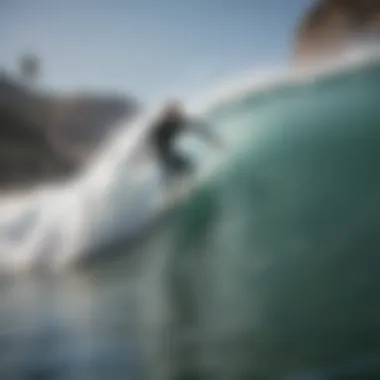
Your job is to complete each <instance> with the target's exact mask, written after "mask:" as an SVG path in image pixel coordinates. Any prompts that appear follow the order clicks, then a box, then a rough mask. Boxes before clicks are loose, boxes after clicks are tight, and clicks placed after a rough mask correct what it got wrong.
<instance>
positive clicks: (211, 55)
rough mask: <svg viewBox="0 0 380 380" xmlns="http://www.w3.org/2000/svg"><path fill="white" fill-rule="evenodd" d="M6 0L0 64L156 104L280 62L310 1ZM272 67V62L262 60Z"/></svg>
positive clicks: (45, 79)
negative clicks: (31, 61) (32, 67)
mask: <svg viewBox="0 0 380 380" xmlns="http://www.w3.org/2000/svg"><path fill="white" fill-rule="evenodd" d="M286 5H287V6H286V7H285V6H284V4H283V2H281V0H270V1H267V2H266V3H265V4H263V3H261V2H259V1H258V0H252V1H250V2H247V1H245V0H221V1H210V2H208V3H204V2H201V0H193V1H192V2H191V3H190V2H186V3H185V2H181V3H179V2H178V1H177V2H176V1H174V0H161V1H160V2H157V3H155V2H154V0H140V1H138V0H126V1H125V2H120V1H118V0H111V1H109V2H107V3H105V2H103V1H101V0H94V1H91V0H78V1H77V2H75V3H74V2H73V1H72V0H70V1H68V2H67V3H65V4H64V3H62V2H59V1H58V0H54V1H48V0H34V1H33V2H30V3H28V2H27V1H26V0H13V1H7V0H3V1H2V2H1V3H0V49H1V51H2V53H3V54H2V56H1V57H0V67H2V68H4V69H5V70H7V71H12V72H14V71H15V70H16V69H17V64H18V59H20V57H21V56H22V55H23V54H28V53H31V54H35V55H36V56H37V57H39V59H40V60H41V76H40V78H38V83H39V84H40V85H41V86H43V87H46V88H49V89H54V90H59V91H65V92H72V91H81V92H83V91H99V90H101V91H107V92H108V91H113V92H117V93H125V94H127V95H131V96H134V97H136V98H137V99H138V100H139V101H142V102H143V103H145V104H153V103H156V102H158V101H160V100H161V99H163V98H164V97H170V96H175V97H179V98H181V99H186V100H187V99H188V98H190V97H194V96H196V95H197V94H199V95H200V94H202V93H203V92H204V91H207V90H209V89H210V87H213V85H215V84H216V83H218V82H221V81H223V80H224V79H226V78H231V77H234V76H236V75H239V73H241V72H244V71H250V70H252V69H254V68H255V67H256V68H259V67H260V68H268V67H269V66H272V65H286V64H287V62H288V60H289V57H290V56H291V54H292V39H293V38H294V33H295V27H296V26H297V23H298V22H299V20H300V17H301V16H302V14H304V13H305V11H306V9H307V8H308V6H309V5H310V0H291V1H290V2H289V3H288V4H286ZM268 65H269V66H268Z"/></svg>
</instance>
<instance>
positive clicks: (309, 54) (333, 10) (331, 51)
mask: <svg viewBox="0 0 380 380" xmlns="http://www.w3.org/2000/svg"><path fill="white" fill-rule="evenodd" d="M379 42H380V1H374V0H320V1H314V2H313V4H312V5H311V7H310V9H309V10H308V11H307V13H306V14H305V16H304V17H303V18H302V20H301V22H300V24H299V25H298V27H297V31H296V36H295V42H294V43H295V46H294V59H295V62H296V63H297V64H304V63H309V62H316V61H320V60H326V59H327V60H328V59H330V58H332V57H337V56H339V55H340V54H341V53H343V52H344V51H345V50H346V49H347V48H349V47H351V46H352V45H353V44H357V43H359V44H363V43H370V44H379Z"/></svg>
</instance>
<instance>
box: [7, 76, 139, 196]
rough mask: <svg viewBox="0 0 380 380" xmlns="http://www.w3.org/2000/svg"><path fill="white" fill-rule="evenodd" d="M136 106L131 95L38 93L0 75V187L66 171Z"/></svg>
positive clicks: (51, 177)
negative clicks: (129, 96)
mask: <svg viewBox="0 0 380 380" xmlns="http://www.w3.org/2000/svg"><path fill="white" fill-rule="evenodd" d="M138 108H139V106H138V104H137V101H136V100H135V99H133V98H127V97H121V96H116V95H108V94H91V93H86V94H66V95H57V94H54V93H37V92H36V91H32V90H29V89H27V88H26V87H25V86H23V85H22V84H20V83H18V82H17V81H16V80H15V79H13V78H10V77H9V76H6V75H2V76H0V188H1V189H4V188H6V189H13V188H15V187H25V186H27V187H30V186H33V185H36V184H39V183H41V182H45V181H51V180H55V179H62V178H66V177H68V176H70V175H71V174H73V173H75V171H76V170H78V169H79V168H80V167H81V166H82V165H83V164H84V163H85V162H86V160H87V159H88V158H89V157H90V156H91V155H92V154H93V153H94V152H95V151H96V149H97V147H99V145H100V144H101V143H102V141H104V139H105V138H106V137H107V136H108V134H109V133H110V132H111V131H112V130H115V128H117V121H120V120H121V119H126V120H127V119H128V117H133V116H134V115H135V114H136V113H137V111H138Z"/></svg>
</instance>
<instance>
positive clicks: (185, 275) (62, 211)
mask: <svg viewBox="0 0 380 380" xmlns="http://www.w3.org/2000/svg"><path fill="white" fill-rule="evenodd" d="M379 88H380V61H379V60H376V59H375V60H371V61H369V62H365V63H362V64H361V65H356V66H355V67H351V68H348V69H347V68H346V69H336V70H335V71H334V72H330V73H323V74H318V75H317V76H316V75H311V74H308V75H305V76H304V77H300V78H293V79H288V80H282V81H278V82H276V83H274V84H273V85H271V86H267V87H265V86H264V87H263V88H262V89H260V90H257V89H252V88H251V87H249V86H247V87H246V88H245V89H244V90H241V91H238V93H236V94H235V93H234V94H230V96H229V97H227V98H224V99H223V101H222V100H220V101H216V102H214V104H213V105H212V106H209V107H204V108H203V109H202V113H203V114H204V115H206V118H207V120H208V121H209V122H210V123H212V124H213V125H215V126H217V128H218V130H219V131H220V134H221V136H222V137H224V139H225V140H226V141H228V149H227V151H226V152H224V153H223V154H221V155H215V154H214V153H213V152H211V151H209V150H207V149H204V147H202V146H198V145H197V144H195V143H194V142H193V141H190V142H189V140H187V141H183V142H182V143H183V144H184V145H185V146H186V147H187V149H188V150H189V154H191V155H192V156H193V158H194V159H195V160H198V162H199V165H200V171H199V178H198V179H197V183H196V188H195V190H194V191H193V193H192V194H191V195H190V197H189V198H188V199H187V200H186V201H184V202H183V203H182V204H180V205H178V206H177V207H175V208H174V209H171V210H169V209H168V210H165V209H163V207H162V205H161V201H162V196H163V192H162V189H161V182H160V175H159V173H158V172H157V171H156V170H155V169H154V165H153V164H152V165H151V170H150V171H149V170H147V171H146V173H145V175H141V170H135V169H134V164H133V158H134V156H135V154H139V153H140V152H141V151H142V150H143V147H144V137H145V133H146V132H147V126H148V125H149V121H150V120H151V118H153V117H154V115H155V112H156V111H152V113H151V114H148V115H144V116H143V117H142V118H141V120H139V121H137V122H136V125H134V126H131V127H130V128H129V129H128V131H127V132H125V133H124V135H121V136H117V137H116V138H115V139H114V140H112V141H110V143H109V145H108V146H106V147H105V149H104V152H103V153H102V154H100V155H99V159H98V161H97V162H94V163H93V164H92V165H91V166H90V167H89V168H88V169H87V170H86V171H85V172H84V173H83V174H82V175H81V176H80V177H79V178H76V179H73V181H72V182H70V183H66V184H64V185H57V186H56V187H54V188H53V187H51V188H46V189H43V190H41V191H38V192H36V193H34V194H31V195H29V196H28V197H26V196H19V197H13V198H12V199H4V200H3V202H2V204H1V205H0V208H1V209H0V218H1V219H0V223H1V234H2V235H1V237H0V244H1V252H2V253H4V254H3V255H2V257H1V258H0V268H1V269H2V270H3V271H4V272H9V271H13V270H17V271H18V270H21V269H25V268H27V269H31V268H34V267H35V266H40V265H42V266H48V267H52V268H54V269H60V270H62V269H66V268H68V267H71V266H72V265H74V266H75V264H76V263H77V262H78V261H80V260H84V259H85V260H88V261H91V258H92V255H93V252H95V251H96V252H101V255H102V256H103V258H106V259H107V260H108V258H109V261H110V262H111V261H112V262H111V264H110V265H114V266H115V267H117V268H123V266H124V268H128V266H130V265H131V261H130V259H129V258H130V257H132V256H133V257H139V256H140V255H141V256H144V258H147V259H146V260H144V263H143V270H142V272H140V273H139V276H138V277H139V278H138V282H139V283H141V289H140V290H141V293H139V302H140V303H141V308H142V309H141V313H142V315H141V317H140V318H139V322H140V323H141V324H142V326H143V327H142V329H141V331H144V332H145V333H144V334H146V336H142V337H141V340H142V341H144V342H146V344H147V346H146V352H147V353H148V355H147V357H148V359H147V360H152V363H151V368H154V370H153V372H154V374H155V377H154V378H156V379H159V378H162V379H167V378H169V373H168V372H170V371H179V372H180V373H182V374H185V373H186V374H187V373H189V372H190V373H191V374H193V375H194V372H195V376H198V377H196V378H205V379H208V378H209V377H208V376H209V375H210V376H211V375H212V378H217V379H242V378H249V377H250V376H262V377H268V376H271V377H281V378H282V377H283V376H287V375H289V376H293V374H305V375H307V374H308V375H310V374H311V375H313V374H314V375H315V374H317V375H321V376H323V375H324V374H325V373H328V374H337V375H339V374H342V373H343V374H347V373H348V372H350V373H355V371H356V372H358V371H359V372H360V371H361V373H364V372H365V371H370V370H371V371H375V369H376V368H377V365H379V364H380V356H379V357H378V356H377V355H378V353H379V352H380V311H379V308H378V306H377V305H378V292H379V290H380V277H379V276H378V270H377V268H378V266H379V264H380V259H379V256H378V251H379V248H380V211H379V210H380V208H379V206H380V204H379V203H380V195H379V194H380V191H379V190H380V177H379V175H378V174H377V166H378V163H379V161H380V127H379V126H380V109H379V105H380V101H379ZM188 142H189V144H187V143H188ZM148 163H149V159H148ZM148 167H149V165H148ZM162 215H165V218H162V220H160V218H161V216H162ZM157 218H158V219H157ZM155 220H157V224H156V225H155V226H153V227H152V229H151V230H149V233H146V234H145V235H144V239H143V240H141V241H140V242H139V244H137V245H133V246H132V245H131V239H132V238H134V237H135V236H139V234H141V233H142V232H143V231H145V230H146V228H147V227H149V226H150V224H151V222H152V221H155ZM114 243H117V246H112V245H111V244H114ZM116 251H117V252H118V253H120V252H121V253H122V255H121V256H118V259H116ZM125 270H126V272H127V269H125ZM110 281H111V280H110ZM168 328H170V331H171V332H172V335H171V338H172V340H171V342H172V344H171V345H169V346H170V347H168V345H167V335H165V334H166V332H167V329H168ZM189 337H191V338H192V339H190V338H189ZM148 346H149V347H148ZM173 357H174V359H173ZM369 357H370V358H371V360H369V359H368V358H369ZM377 359H379V360H377ZM173 362H174V363H176V368H174V366H173V365H168V363H173ZM376 370H377V369H376ZM202 376H204V377H202Z"/></svg>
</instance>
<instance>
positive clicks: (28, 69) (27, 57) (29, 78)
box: [19, 54, 41, 86]
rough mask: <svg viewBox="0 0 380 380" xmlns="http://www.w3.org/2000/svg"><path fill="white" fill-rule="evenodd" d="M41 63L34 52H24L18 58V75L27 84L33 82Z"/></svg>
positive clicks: (30, 84)
mask: <svg viewBox="0 0 380 380" xmlns="http://www.w3.org/2000/svg"><path fill="white" fill-rule="evenodd" d="M40 66H41V63H40V60H39V58H38V57H37V56H36V55H34V54H24V55H23V56H21V58H20V60H19V75H20V77H21V79H22V80H23V82H24V84H25V85H27V86H33V84H35V82H36V79H37V77H38V75H39V74H40V69H41V67H40Z"/></svg>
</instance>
